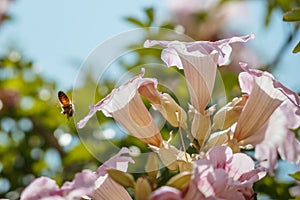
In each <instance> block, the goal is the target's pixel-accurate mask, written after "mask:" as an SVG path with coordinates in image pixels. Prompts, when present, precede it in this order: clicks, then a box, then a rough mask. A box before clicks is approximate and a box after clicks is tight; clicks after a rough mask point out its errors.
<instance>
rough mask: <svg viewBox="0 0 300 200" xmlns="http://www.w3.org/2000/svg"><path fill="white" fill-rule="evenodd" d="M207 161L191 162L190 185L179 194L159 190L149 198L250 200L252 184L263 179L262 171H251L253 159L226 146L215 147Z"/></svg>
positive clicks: (252, 195)
mask: <svg viewBox="0 0 300 200" xmlns="http://www.w3.org/2000/svg"><path fill="white" fill-rule="evenodd" d="M205 157H206V158H202V159H199V160H197V161H195V162H194V169H193V175H192V178H191V180H190V183H189V185H188V186H187V187H186V188H184V189H183V190H182V191H180V190H177V189H175V188H171V187H167V186H164V187H161V188H159V189H157V190H156V191H154V192H153V193H152V195H151V196H150V199H151V200H155V199H171V198H174V199H178V200H189V199H251V198H253V197H255V195H256V194H255V193H254V191H253V189H252V185H253V183H254V182H256V181H258V180H260V179H261V178H263V177H264V176H265V174H266V172H265V169H264V168H262V167H260V168H256V169H255V168H254V162H253V160H252V159H251V158H250V157H249V156H247V155H246V154H244V153H236V154H233V153H232V150H231V149H230V148H229V147H225V146H216V147H213V148H212V149H210V150H209V151H208V152H207V153H206V156H205Z"/></svg>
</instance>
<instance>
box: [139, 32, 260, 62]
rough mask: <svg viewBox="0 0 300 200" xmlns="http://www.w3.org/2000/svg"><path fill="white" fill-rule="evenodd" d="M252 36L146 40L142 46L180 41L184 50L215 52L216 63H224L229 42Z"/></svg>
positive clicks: (228, 55) (244, 39)
mask: <svg viewBox="0 0 300 200" xmlns="http://www.w3.org/2000/svg"><path fill="white" fill-rule="evenodd" d="M254 38H255V36H254V34H250V35H246V36H242V37H232V38H228V39H224V40H219V41H216V42H208V41H195V42H178V41H158V40H147V41H146V42H145V43H144V47H145V48H149V47H152V46H155V45H159V46H162V47H170V46H172V45H174V43H177V44H178V43H182V44H183V45H185V46H186V50H187V51H188V52H198V53H201V54H202V55H209V54H212V53H216V52H217V53H218V54H219V55H220V56H219V57H218V64H219V65H224V64H226V63H227V62H228V60H229V57H230V54H231V50H232V49H231V47H230V44H233V43H236V42H247V41H248V40H250V39H254ZM173 55H174V54H173ZM178 67H179V66H178Z"/></svg>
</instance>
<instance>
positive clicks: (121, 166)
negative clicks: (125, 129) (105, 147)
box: [96, 147, 134, 176]
mask: <svg viewBox="0 0 300 200" xmlns="http://www.w3.org/2000/svg"><path fill="white" fill-rule="evenodd" d="M128 153H130V150H129V149H128V148H126V147H122V149H121V150H120V151H119V152H118V153H117V154H116V155H114V156H113V157H111V158H110V159H109V160H107V161H106V162H104V163H103V164H102V165H101V166H100V167H99V168H98V169H97V170H96V174H97V175H98V176H104V175H105V174H106V169H108V168H113V169H117V170H120V171H123V172H126V171H127V168H128V163H134V160H133V159H132V158H131V157H128V156H123V154H128Z"/></svg>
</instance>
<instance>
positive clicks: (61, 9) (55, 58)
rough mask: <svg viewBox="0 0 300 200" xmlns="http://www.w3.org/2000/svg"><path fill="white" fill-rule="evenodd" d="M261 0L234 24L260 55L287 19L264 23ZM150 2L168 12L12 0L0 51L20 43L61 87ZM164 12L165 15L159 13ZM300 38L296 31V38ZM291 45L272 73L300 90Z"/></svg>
mask: <svg viewBox="0 0 300 200" xmlns="http://www.w3.org/2000/svg"><path fill="white" fill-rule="evenodd" d="M263 4H264V2H261V1H250V3H249V12H250V14H251V13H252V14H253V13H255V14H253V15H252V16H253V17H251V18H249V19H247V21H242V20H241V19H237V21H234V22H233V23H232V27H234V28H235V29H240V31H241V33H244V34H247V33H252V32H253V33H255V35H256V39H255V40H254V41H251V43H250V45H253V46H254V47H255V48H256V50H257V51H259V52H260V54H261V55H263V57H264V59H266V60H272V59H273V58H274V56H275V54H276V53H277V50H278V48H279V47H280V46H281V44H282V42H283V39H284V37H283V34H285V30H286V29H288V28H289V27H288V25H287V24H286V23H283V22H282V20H281V14H280V13H277V15H276V16H275V17H274V18H273V21H272V22H271V27H272V28H269V29H265V28H264V27H263V23H262V22H263V21H262V18H263V17H264V5H263ZM148 6H154V7H155V8H156V9H158V11H159V15H160V16H163V15H165V16H166V15H167V13H166V12H165V10H164V5H163V3H161V2H160V1H157V0H147V1H142V0H126V1H122V0H110V1H98V0H89V1H85V0H76V1H72V0H63V1H62V0H43V1H36V0H26V1H25V0H16V1H15V2H14V3H13V4H12V6H11V8H10V13H11V14H12V16H13V21H12V22H9V23H6V24H5V25H4V26H2V28H1V29H0V47H1V48H0V52H3V50H5V49H7V47H14V48H17V49H20V50H21V51H22V54H25V56H26V57H28V58H29V59H31V60H33V61H34V63H35V64H36V65H37V66H39V67H40V68H41V69H42V74H43V75H44V76H45V77H47V78H50V79H51V80H54V81H56V82H57V83H58V86H59V87H61V88H62V89H70V88H72V84H73V81H74V79H75V76H76V73H77V70H78V68H79V66H80V64H81V63H82V62H83V61H84V59H85V58H86V57H87V56H88V55H89V53H90V52H91V51H92V50H93V49H94V48H95V47H96V46H97V45H98V44H100V43H101V42H104V41H105V40H107V39H109V38H111V37H113V36H114V35H117V34H119V33H121V32H123V31H128V30H131V29H132V28H134V27H133V26H131V25H129V24H128V23H126V22H125V21H124V20H123V19H122V17H124V16H128V15H131V16H137V17H142V16H143V12H142V9H143V8H145V7H148ZM159 18H163V17H159ZM297 40H300V35H298V37H297V39H296V40H295V42H294V44H293V45H295V44H296V41H297ZM292 47H293V46H290V47H289V49H288V51H287V52H286V54H287V56H285V57H284V59H283V61H282V62H281V63H280V67H279V69H278V70H276V71H275V76H276V77H277V78H278V79H279V80H280V81H282V82H283V83H284V84H286V85H287V86H288V87H290V88H292V89H294V90H297V91H298V92H299V91H300V79H299V78H298V74H299V71H300V70H299V69H300V66H299V63H300V56H299V54H296V55H292V54H291V50H292Z"/></svg>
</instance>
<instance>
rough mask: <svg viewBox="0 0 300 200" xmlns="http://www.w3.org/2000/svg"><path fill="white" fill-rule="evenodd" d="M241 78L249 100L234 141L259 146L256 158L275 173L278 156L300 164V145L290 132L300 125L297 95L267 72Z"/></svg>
mask: <svg viewBox="0 0 300 200" xmlns="http://www.w3.org/2000/svg"><path fill="white" fill-rule="evenodd" d="M241 66H242V68H243V69H244V70H245V72H244V73H242V74H240V77H239V79H240V85H241V88H242V91H243V92H244V93H247V94H249V99H248V101H247V103H246V105H245V108H244V110H243V112H242V113H241V116H240V118H239V120H238V122H237V127H236V130H235V132H234V138H236V139H237V141H238V142H239V144H240V145H244V144H252V145H256V149H255V157H256V158H257V159H258V160H261V161H263V160H266V161H264V162H262V163H261V165H262V166H265V167H266V168H268V169H269V170H270V172H272V170H273V169H274V168H275V167H276V163H277V154H279V155H280V157H281V158H282V159H284V160H287V161H289V162H294V163H300V143H299V141H298V140H297V139H296V138H295V134H294V133H293V132H292V131H291V130H290V129H295V128H297V127H298V126H299V125H300V115H299V114H297V111H298V110H299V108H298V106H297V105H298V104H297V101H298V100H299V97H298V95H297V94H296V93H294V92H292V91H291V90H289V89H287V88H286V87H285V86H283V85H282V84H281V83H279V82H278V81H277V80H275V79H274V78H273V76H272V75H271V74H269V73H267V72H261V71H259V70H254V69H252V70H251V69H249V68H247V66H246V65H245V64H242V65H241Z"/></svg>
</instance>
